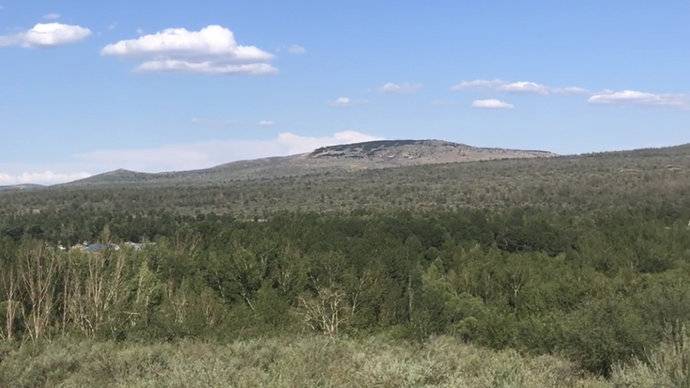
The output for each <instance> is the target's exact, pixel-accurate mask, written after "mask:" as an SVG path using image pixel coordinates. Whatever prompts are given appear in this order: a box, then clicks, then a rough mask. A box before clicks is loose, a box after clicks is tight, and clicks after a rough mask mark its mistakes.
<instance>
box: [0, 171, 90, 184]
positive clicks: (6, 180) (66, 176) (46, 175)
mask: <svg viewBox="0 0 690 388" xmlns="http://www.w3.org/2000/svg"><path fill="white" fill-rule="evenodd" d="M91 175H92V174H90V173H88V172H68V173H56V172H53V171H33V172H22V173H18V174H6V173H1V172H0V186H7V185H20V184H26V183H36V184H44V185H52V184H56V183H64V182H71V181H75V180H78V179H84V178H88V177H90V176H91Z"/></svg>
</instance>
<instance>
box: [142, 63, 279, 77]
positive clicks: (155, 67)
mask: <svg viewBox="0 0 690 388" xmlns="http://www.w3.org/2000/svg"><path fill="white" fill-rule="evenodd" d="M136 71H138V72H142V73H147V72H187V73H199V74H212V75H214V74H220V75H223V74H224V75H232V74H247V75H265V74H276V73H277V72H278V70H277V69H276V68H275V67H273V66H271V65H269V64H267V63H246V64H219V63H214V62H211V61H205V62H191V61H181V60H175V59H166V60H160V61H147V62H144V63H142V64H141V65H139V66H137V68H136Z"/></svg>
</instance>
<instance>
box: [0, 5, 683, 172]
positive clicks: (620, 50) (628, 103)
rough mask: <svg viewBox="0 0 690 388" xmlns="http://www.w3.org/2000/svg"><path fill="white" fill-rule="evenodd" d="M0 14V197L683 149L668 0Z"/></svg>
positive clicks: (676, 15)
mask: <svg viewBox="0 0 690 388" xmlns="http://www.w3.org/2000/svg"><path fill="white" fill-rule="evenodd" d="M0 7H1V8H0V185H1V184H15V183H25V182H38V183H56V182H61V181H66V180H70V179H73V178H78V177H83V176H87V175H90V174H94V173H99V172H103V171H107V170H111V169H114V168H119V167H124V168H130V169H135V170H140V171H162V170H170V169H175V170H180V169H191V168H201V167H208V166H211V165H214V164H219V163H223V162H227V161H231V160H238V159H246V158H253V157H261V156H270V155H282V154H289V153H295V152H305V151H307V150H309V149H311V148H313V147H316V146H320V145H326V144H333V143H342V142H350V141H361V140H368V139H377V138H387V139H397V138H438V139H446V140H451V141H457V142H463V143H467V144H471V145H478V146H496V147H512V148H529V149H545V150H550V151H554V152H558V153H564V154H566V153H581V152H590V151H599V150H612V149H627V148H638V147H649V146H663V145H672V144H679V143H687V142H690V97H688V95H689V93H690V71H689V69H690V43H689V41H690V40H689V39H690V1H687V0H684V1H674V0H669V1H664V2H663V6H662V5H658V3H656V4H655V3H653V2H650V1H613V0H611V1H605V2H602V1H563V2H552V1H520V2H515V1H486V2H476V1H473V2H469V1H440V0H439V1H427V2H420V1H404V2H401V1H348V2H314V1H281V2H278V1H271V2H269V1H243V2H237V1H200V2H188V1H146V2H138V3H136V4H134V3H131V2H127V3H125V2H87V1H30V2H28V1H9V0H0Z"/></svg>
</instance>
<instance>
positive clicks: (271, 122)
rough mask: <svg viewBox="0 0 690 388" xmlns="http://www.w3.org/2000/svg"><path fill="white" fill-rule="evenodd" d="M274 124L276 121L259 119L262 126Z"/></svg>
mask: <svg viewBox="0 0 690 388" xmlns="http://www.w3.org/2000/svg"><path fill="white" fill-rule="evenodd" d="M274 125H275V122H274V121H272V120H261V121H259V126H260V127H272V126H274Z"/></svg>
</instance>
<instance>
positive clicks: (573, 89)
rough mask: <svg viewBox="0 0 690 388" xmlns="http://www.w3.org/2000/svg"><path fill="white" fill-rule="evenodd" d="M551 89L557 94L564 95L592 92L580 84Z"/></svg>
mask: <svg viewBox="0 0 690 388" xmlns="http://www.w3.org/2000/svg"><path fill="white" fill-rule="evenodd" d="M551 91H552V92H553V93H555V94H563V95H582V94H591V92H590V91H589V90H588V89H585V88H581V87H579V86H566V87H564V88H553V89H551Z"/></svg>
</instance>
